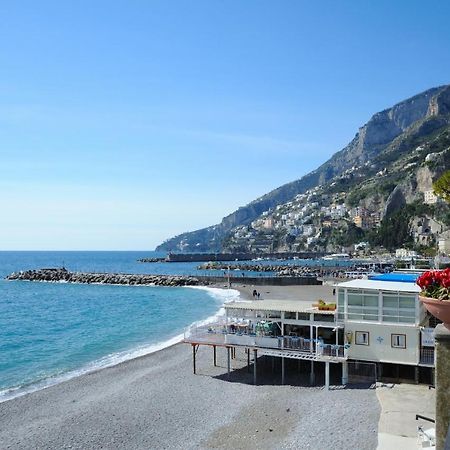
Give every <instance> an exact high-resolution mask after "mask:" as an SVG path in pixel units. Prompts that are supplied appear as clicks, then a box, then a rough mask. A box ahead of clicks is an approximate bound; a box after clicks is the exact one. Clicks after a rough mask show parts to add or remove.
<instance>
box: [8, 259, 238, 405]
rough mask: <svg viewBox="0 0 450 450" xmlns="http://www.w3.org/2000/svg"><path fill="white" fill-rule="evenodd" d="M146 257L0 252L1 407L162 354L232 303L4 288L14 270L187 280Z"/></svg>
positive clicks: (45, 286)
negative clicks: (91, 374)
mask: <svg viewBox="0 0 450 450" xmlns="http://www.w3.org/2000/svg"><path fill="white" fill-rule="evenodd" d="M146 256H155V255H154V254H152V253H151V252H0V278H1V280H0V401H3V400H7V399H9V398H12V397H15V396H18V395H21V394H23V393H26V392H31V391H33V390H37V389H41V388H43V387H46V386H49V385H51V384H55V383H58V382H61V381H63V380H66V379H68V378H71V377H73V376H77V375H79V374H82V373H86V372H88V371H91V370H95V369H97V368H100V367H107V366H110V365H113V364H117V363H119V362H121V361H125V360H127V359H130V358H133V357H137V356H140V355H144V354H147V353H150V352H152V351H156V350H158V349H161V348H164V347H166V346H168V345H170V344H172V343H175V342H178V341H179V340H181V338H182V333H183V330H184V329H185V328H186V327H187V326H189V325H190V324H191V323H193V322H195V321H204V320H208V318H211V317H213V316H214V315H215V314H217V312H218V310H219V309H220V307H221V306H222V304H223V303H224V302H225V301H228V300H230V299H232V298H237V297H238V295H239V294H238V292H237V291H234V290H226V289H208V288H204V289H201V288H189V287H156V286H155V287H151V286H112V285H86V284H67V283H39V282H26V281H6V280H5V279H4V277H5V276H6V275H7V274H9V273H11V272H13V271H18V270H26V269H33V268H42V267H61V266H63V265H64V266H65V267H66V268H67V269H68V270H73V271H75V270H77V271H95V272H123V273H169V274H176V273H179V274H189V273H193V272H195V270H196V269H195V267H196V265H195V264H192V263H179V264H178V263H174V264H168V263H156V264H155V263H154V264H150V265H148V264H142V263H138V262H137V259H139V258H142V257H146Z"/></svg>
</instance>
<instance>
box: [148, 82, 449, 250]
mask: <svg viewBox="0 0 450 450" xmlns="http://www.w3.org/2000/svg"><path fill="white" fill-rule="evenodd" d="M449 115H450V86H449V85H447V86H440V87H436V88H432V89H429V90H427V91H425V92H423V93H421V94H418V95H416V96H414V97H411V98H409V99H407V100H405V101H402V102H400V103H398V104H396V105H394V106H393V107H391V108H388V109H386V110H384V111H381V112H378V113H376V114H374V115H373V116H372V118H371V119H370V120H369V121H368V122H367V123H366V124H365V125H364V126H362V127H361V128H360V129H359V131H358V133H357V134H356V135H355V137H354V138H353V140H352V141H351V142H350V143H349V144H348V145H347V146H346V147H345V148H343V149H342V150H341V151H339V152H337V153H336V154H334V155H333V156H332V157H331V158H330V159H329V160H328V161H327V162H325V163H324V164H322V165H321V166H320V167H319V168H318V169H316V170H314V171H313V172H310V173H309V174H307V175H305V176H303V177H302V178H300V179H299V180H296V181H294V182H291V183H288V184H285V185H283V186H281V187H279V188H277V189H275V190H273V191H271V192H269V193H268V194H266V195H264V196H262V197H260V198H258V199H256V200H254V201H253V202H251V203H249V204H248V205H246V206H243V207H241V208H239V209H238V210H237V211H235V212H233V213H232V214H230V215H228V216H226V217H225V218H224V219H223V220H222V222H221V223H220V224H218V225H214V226H211V227H208V228H204V229H201V230H197V231H194V232H190V233H184V234H181V235H179V236H176V237H174V238H171V239H169V240H167V241H165V242H164V243H163V244H161V245H159V246H158V247H157V248H156V250H158V251H185V252H189V251H197V252H198V251H213V252H214V251H219V250H223V249H224V240H225V241H226V242H228V241H229V238H230V233H231V232H232V230H234V229H236V228H237V227H245V226H248V225H249V224H251V223H252V222H253V221H255V219H258V218H259V217H260V216H261V215H262V214H266V215H267V214H268V213H269V212H270V211H272V210H273V209H274V208H276V207H277V206H279V205H283V204H286V203H288V202H290V201H292V200H293V199H294V198H295V197H296V196H298V195H299V194H304V193H305V192H307V191H308V190H311V189H314V188H318V187H325V188H326V187H327V186H328V187H329V185H330V184H332V183H335V184H338V185H339V184H342V185H346V190H343V191H342V192H345V191H346V192H347V193H349V192H350V190H352V191H353V195H354V196H356V197H358V192H360V194H359V198H357V201H358V204H359V202H361V203H362V204H364V203H367V202H368V203H371V202H375V203H377V204H378V208H379V209H382V215H386V213H390V212H392V211H395V210H396V209H398V208H399V207H401V205H404V204H406V203H408V201H410V200H411V198H412V196H413V197H414V195H412V194H411V193H412V192H413V191H414V190H415V189H416V187H417V185H419V186H422V187H423V186H425V185H427V186H429V184H430V183H431V181H430V180H431V178H432V177H433V176H436V174H437V173H438V172H439V169H436V167H435V169H434V172H433V173H431V172H429V173H428V175H429V176H428V177H427V176H426V175H425V174H426V171H425V169H424V170H422V172H420V173H419V174H418V175H417V179H416V180H415V181H414V180H411V176H412V175H411V173H410V172H411V170H410V169H411V167H414V166H409V167H406V169H405V170H406V172H405V173H400V172H398V171H397V172H395V173H392V172H391V173H390V174H389V176H387V177H386V176H384V177H381V178H380V179H377V178H376V176H375V175H376V173H377V172H379V171H380V170H385V169H386V167H394V166H395V163H396V162H397V163H398V162H399V161H400V160H403V159H405V158H406V159H408V155H409V154H410V153H412V152H413V151H415V150H416V148H417V146H418V145H419V142H422V143H423V142H425V141H426V138H427V137H429V138H430V139H432V137H433V136H434V135H435V134H436V133H437V132H439V130H441V131H442V130H443V129H445V128H446V127H447V126H448V124H449ZM430 151H431V150H430ZM416 156H417V155H416ZM422 156H423V155H422ZM415 163H417V161H412V162H409V163H408V164H413V165H414V164H415ZM397 166H398V167H397V169H398V170H403V169H404V166H405V165H402V164H401V163H398V164H397ZM414 176H416V175H414ZM413 178H414V177H413ZM349 181H350V182H349ZM365 184H368V185H375V188H374V189H372V192H371V193H370V195H369V194H368V195H367V196H364V191H365V190H367V189H366V187H367V186H365ZM377 186H378V187H377ZM408 186H409V187H408ZM378 188H379V189H378ZM423 189H425V188H423ZM329 191H336V188H335V186H332V187H331V188H330V189H329ZM374 191H375V193H377V192H378V191H380V192H378V194H376V195H373V194H374ZM385 191H388V192H385ZM386 194H387V195H386ZM366 197H367V198H366ZM353 203H354V201H353ZM227 246H228V244H226V245H225V247H226V248H227ZM226 248H225V249H226Z"/></svg>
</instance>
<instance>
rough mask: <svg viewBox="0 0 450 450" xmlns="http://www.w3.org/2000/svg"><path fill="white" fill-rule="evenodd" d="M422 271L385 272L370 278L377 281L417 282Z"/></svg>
mask: <svg viewBox="0 0 450 450" xmlns="http://www.w3.org/2000/svg"><path fill="white" fill-rule="evenodd" d="M419 275H420V273H417V272H416V273H398V272H393V273H384V274H380V275H374V276H371V277H370V280H377V281H399V282H401V283H415V282H416V280H417V278H418V277H419Z"/></svg>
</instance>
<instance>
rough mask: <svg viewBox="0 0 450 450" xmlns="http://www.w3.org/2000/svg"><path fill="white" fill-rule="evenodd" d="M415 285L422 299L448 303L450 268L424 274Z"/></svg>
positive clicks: (449, 299)
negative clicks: (433, 299) (428, 298)
mask: <svg viewBox="0 0 450 450" xmlns="http://www.w3.org/2000/svg"><path fill="white" fill-rule="evenodd" d="M416 283H417V284H418V285H419V287H420V288H421V289H422V292H421V295H423V296H424V297H430V298H435V299H437V300H448V301H450V268H447V269H444V270H429V271H428V272H424V273H423V274H422V275H421V276H420V277H419V278H418V279H417V281H416Z"/></svg>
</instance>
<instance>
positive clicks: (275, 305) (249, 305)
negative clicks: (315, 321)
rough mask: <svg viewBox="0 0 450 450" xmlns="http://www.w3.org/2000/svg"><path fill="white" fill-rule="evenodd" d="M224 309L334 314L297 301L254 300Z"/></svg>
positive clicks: (310, 303) (227, 305)
mask: <svg viewBox="0 0 450 450" xmlns="http://www.w3.org/2000/svg"><path fill="white" fill-rule="evenodd" d="M224 306H225V309H244V310H252V311H283V312H299V313H317V314H334V311H321V310H319V309H318V308H315V307H313V306H312V302H311V301H309V302H304V301H298V300H255V301H251V302H230V303H226V304H225V305H224Z"/></svg>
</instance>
